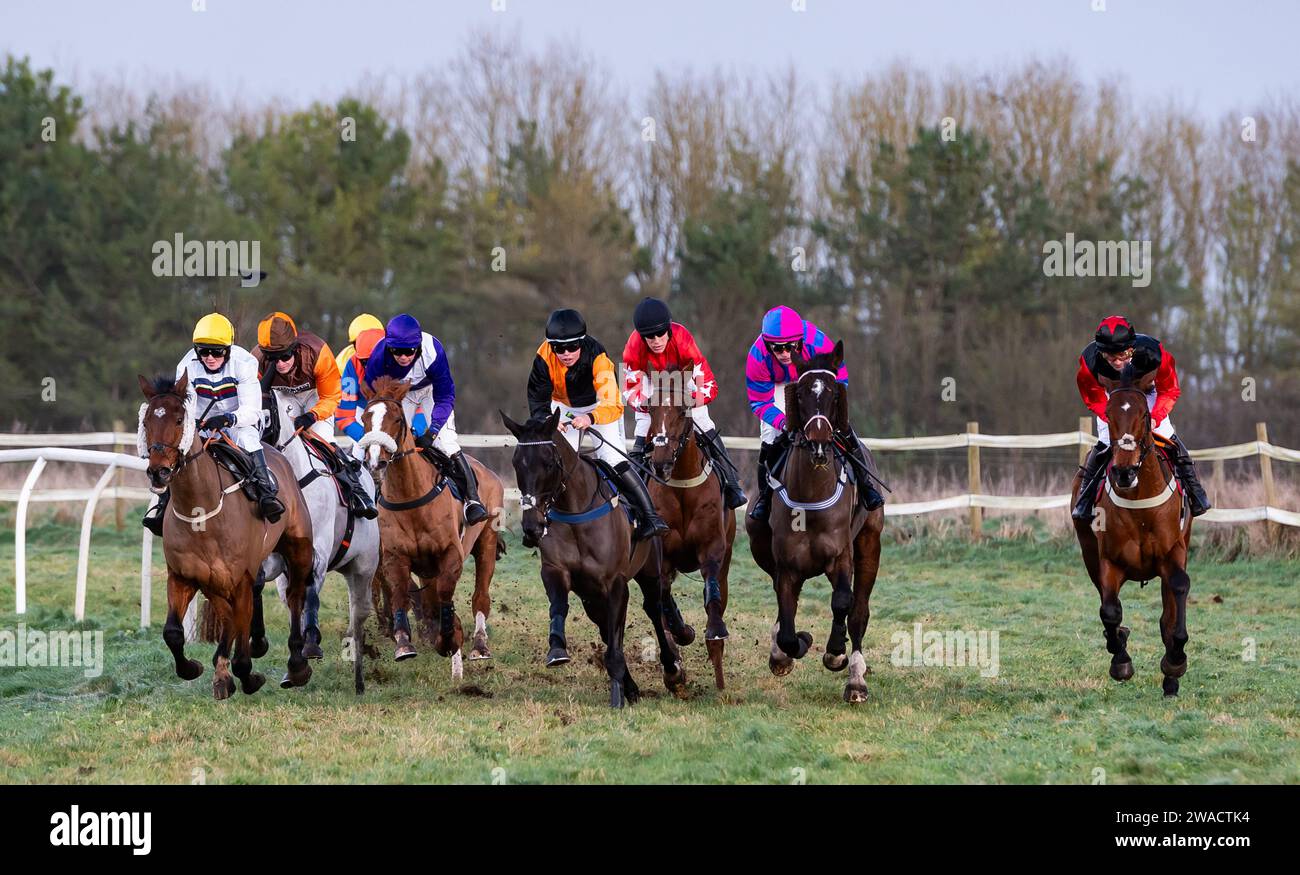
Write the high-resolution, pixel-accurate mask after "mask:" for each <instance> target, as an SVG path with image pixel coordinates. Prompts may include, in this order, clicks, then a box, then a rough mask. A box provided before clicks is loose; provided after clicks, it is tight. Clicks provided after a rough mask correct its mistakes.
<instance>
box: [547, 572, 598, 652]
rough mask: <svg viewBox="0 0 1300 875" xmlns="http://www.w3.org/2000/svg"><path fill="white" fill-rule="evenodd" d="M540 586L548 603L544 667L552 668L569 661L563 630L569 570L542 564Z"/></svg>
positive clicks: (567, 597) (567, 600) (567, 605)
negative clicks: (546, 647) (548, 633)
mask: <svg viewBox="0 0 1300 875" xmlns="http://www.w3.org/2000/svg"><path fill="white" fill-rule="evenodd" d="M542 586H543V587H544V588H545V589H546V600H547V601H548V602H549V603H550V615H551V629H550V635H549V637H548V639H547V646H548V647H549V650H548V652H547V654H546V667H547V668H552V667H554V666H557V665H564V664H565V663H566V662H568V661H569V649H568V648H569V644H568V639H567V638H566V636H565V631H564V624H565V620H566V619H567V618H568V616H569V586H570V580H569V572H567V571H565V570H564V569H562V568H557V567H556V566H554V565H545V564H544V565H542ZM597 625H599V624H597Z"/></svg>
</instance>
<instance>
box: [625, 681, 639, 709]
mask: <svg viewBox="0 0 1300 875" xmlns="http://www.w3.org/2000/svg"><path fill="white" fill-rule="evenodd" d="M623 698H624V700H625V701H626V702H627V703H628V704H629V705H635V704H636V703H637V702H640V701H641V688H640V687H638V686H637V685H636V683H635V682H634V681H633V680H632V679H631V678H629V679H628V680H626V681H624V682H623Z"/></svg>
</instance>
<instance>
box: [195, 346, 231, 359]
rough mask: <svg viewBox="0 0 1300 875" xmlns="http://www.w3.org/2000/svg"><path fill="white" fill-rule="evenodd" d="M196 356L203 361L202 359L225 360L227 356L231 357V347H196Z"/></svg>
mask: <svg viewBox="0 0 1300 875" xmlns="http://www.w3.org/2000/svg"><path fill="white" fill-rule="evenodd" d="M194 354H195V355H197V356H198V357H199V358H201V359H202V358H213V359H223V358H225V357H226V356H228V355H230V347H228V346H196V347H194Z"/></svg>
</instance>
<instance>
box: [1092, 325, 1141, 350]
mask: <svg viewBox="0 0 1300 875" xmlns="http://www.w3.org/2000/svg"><path fill="white" fill-rule="evenodd" d="M1095 339H1096V341H1097V348H1098V349H1099V350H1101V351H1102V352H1109V353H1120V352H1123V351H1124V350H1126V349H1128V348H1129V347H1131V346H1132V345H1133V344H1134V343H1136V342H1137V332H1136V331H1134V330H1133V326H1132V324H1130V323H1129V321H1128V320H1127V319H1125V318H1124V317H1123V316H1107V317H1106V318H1105V319H1103V320H1101V324H1100V325H1098V326H1097V335H1096V338H1095Z"/></svg>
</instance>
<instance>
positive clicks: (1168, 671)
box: [1160, 656, 1187, 686]
mask: <svg viewBox="0 0 1300 875" xmlns="http://www.w3.org/2000/svg"><path fill="white" fill-rule="evenodd" d="M1160 671H1161V672H1162V673H1163V674H1164V676H1165V677H1167V678H1180V677H1182V676H1183V675H1184V674H1186V673H1187V658H1186V657H1184V658H1183V662H1182V664H1181V665H1174V664H1173V663H1172V662H1170V661H1169V657H1168V656H1162V657H1160ZM1174 686H1177V684H1175V685H1174Z"/></svg>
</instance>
